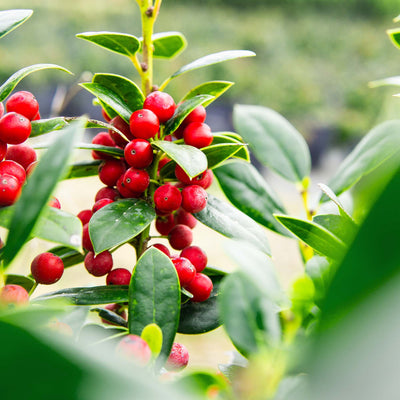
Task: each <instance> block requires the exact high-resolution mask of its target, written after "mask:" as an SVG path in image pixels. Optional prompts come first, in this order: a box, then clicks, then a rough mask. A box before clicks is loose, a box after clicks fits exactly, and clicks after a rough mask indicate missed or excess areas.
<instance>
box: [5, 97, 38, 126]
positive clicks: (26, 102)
mask: <svg viewBox="0 0 400 400" xmlns="http://www.w3.org/2000/svg"><path fill="white" fill-rule="evenodd" d="M6 109H7V112H11V111H14V112H16V113H18V114H21V115H23V116H24V117H26V118H28V119H29V120H31V121H32V120H33V119H34V118H35V116H36V115H37V113H38V112H39V103H38V102H37V100H36V98H35V96H34V95H33V94H32V93H31V92H27V91H25V90H22V91H20V92H16V93H14V94H13V95H12V96H10V97H9V98H8V100H7V101H6Z"/></svg>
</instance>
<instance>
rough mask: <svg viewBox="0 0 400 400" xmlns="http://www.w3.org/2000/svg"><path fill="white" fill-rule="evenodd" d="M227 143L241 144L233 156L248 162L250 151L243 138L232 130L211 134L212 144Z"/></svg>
mask: <svg viewBox="0 0 400 400" xmlns="http://www.w3.org/2000/svg"><path fill="white" fill-rule="evenodd" d="M228 143H236V144H241V145H242V146H243V147H241V148H240V149H239V150H238V151H237V152H236V153H235V154H234V155H233V158H238V159H240V160H244V161H247V162H250V153H249V149H248V145H247V143H244V142H243V139H242V138H241V137H240V136H239V135H237V134H236V133H233V132H215V133H214V134H213V141H212V144H213V145H215V144H228Z"/></svg>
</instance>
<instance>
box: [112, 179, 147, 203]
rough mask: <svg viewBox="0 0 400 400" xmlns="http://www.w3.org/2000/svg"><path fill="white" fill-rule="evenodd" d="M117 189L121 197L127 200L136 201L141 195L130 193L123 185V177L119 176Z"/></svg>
mask: <svg viewBox="0 0 400 400" xmlns="http://www.w3.org/2000/svg"><path fill="white" fill-rule="evenodd" d="M117 189H118V192H119V194H120V195H121V197H124V198H129V199H137V198H139V197H140V196H141V195H142V193H137V192H132V190H129V189H128V188H127V187H126V186H125V183H124V175H121V176H120V178H119V179H118V181H117Z"/></svg>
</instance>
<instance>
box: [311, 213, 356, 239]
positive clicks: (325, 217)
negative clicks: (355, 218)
mask: <svg viewBox="0 0 400 400" xmlns="http://www.w3.org/2000/svg"><path fill="white" fill-rule="evenodd" d="M313 222H315V223H316V224H318V225H320V226H322V227H324V228H326V229H327V230H328V231H329V232H331V233H333V234H334V235H335V236H336V237H338V238H339V239H340V240H342V241H343V242H344V243H346V244H347V245H349V244H350V243H351V241H352V240H353V238H354V236H355V235H356V233H357V229H358V228H357V225H356V224H355V223H354V222H352V221H351V220H348V219H346V218H344V217H342V216H341V215H336V214H320V215H316V216H315V217H314V218H313Z"/></svg>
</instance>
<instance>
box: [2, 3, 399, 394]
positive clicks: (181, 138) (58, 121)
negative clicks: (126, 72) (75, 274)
mask: <svg viewBox="0 0 400 400" xmlns="http://www.w3.org/2000/svg"><path fill="white" fill-rule="evenodd" d="M138 5H139V9H140V14H141V19H142V34H143V35H142V37H141V38H137V37H135V36H133V35H131V34H126V33H116V32H107V31H102V32H84V33H80V34H78V35H77V37H78V38H81V39H84V40H86V41H88V42H90V43H92V44H95V45H98V46H100V47H103V48H105V49H106V50H108V51H111V52H114V53H117V54H118V55H122V56H124V57H127V58H128V59H129V60H130V61H131V62H132V64H133V66H134V68H135V69H136V72H137V73H138V75H139V77H140V84H139V85H138V84H136V83H135V82H133V81H132V80H130V79H128V78H126V77H123V76H119V75H115V74H111V73H107V74H105V73H95V74H94V75H93V79H92V81H91V82H85V83H81V87H82V88H84V89H85V90H87V91H89V92H90V93H91V94H92V95H93V96H94V97H95V99H94V102H95V104H96V105H97V106H99V107H101V110H102V115H103V116H104V121H97V120H91V119H87V118H86V117H81V116H77V117H75V118H66V117H56V118H51V119H41V117H40V113H39V106H38V104H37V102H36V100H35V98H34V96H33V94H31V93H29V92H26V91H24V92H14V93H13V91H14V89H15V88H16V86H17V85H18V83H19V82H20V80H21V79H23V78H24V77H25V76H27V75H29V74H30V73H32V72H35V71H39V70H42V69H48V68H52V69H58V70H61V71H64V72H69V71H67V70H66V69H65V68H62V67H60V66H57V65H54V64H37V65H33V66H29V67H26V68H23V69H22V70H20V71H18V72H16V73H15V74H14V75H12V76H11V77H10V78H9V79H8V80H7V81H6V82H5V83H3V84H2V85H1V86H0V104H1V106H0V110H1V114H2V115H1V119H0V141H1V142H0V149H1V153H0V155H1V156H2V157H1V161H0V204H1V208H0V225H1V226H2V227H4V228H6V229H7V230H8V235H7V238H6V240H5V245H4V247H2V248H1V269H0V335H1V337H2V339H3V340H4V346H3V348H2V352H1V354H2V360H4V363H5V365H8V366H9V368H7V370H6V371H5V372H4V374H5V375H4V381H3V382H2V396H5V398H11V395H12V396H13V398H26V399H28V398H41V399H43V398H47V397H43V396H46V395H44V394H43V393H50V397H48V398H58V397H57V394H58V395H60V393H62V395H64V396H66V397H65V398H71V399H72V398H76V393H77V392H76V391H77V390H78V389H77V388H79V393H87V398H96V400H98V399H102V398H110V397H112V398H163V399H167V400H169V399H181V398H185V399H187V398H193V399H197V398H222V399H273V398H275V399H289V398H290V399H292V398H298V399H317V398H318V397H317V396H316V395H315V393H318V390H322V389H321V388H322V386H321V387H319V386H318V385H315V384H313V382H311V383H312V384H311V385H310V386H309V387H311V390H312V391H311V392H310V393H306V392H304V390H303V386H302V384H303V382H304V381H305V380H307V378H306V374H304V372H309V376H310V377H311V378H313V377H315V376H316V377H318V375H317V372H318V373H319V374H320V375H322V377H323V378H324V376H323V374H324V371H327V370H329V369H328V367H326V364H325V365H324V362H325V363H326V361H322V358H323V357H322V356H321V358H318V356H317V357H316V358H315V359H313V357H312V356H314V355H315V354H320V353H321V354H322V353H323V351H327V350H326V349H328V348H329V349H330V348H331V343H332V341H329V340H328V339H329V334H330V332H331V331H330V329H331V327H332V326H333V327H335V328H336V329H338V330H340V329H344V328H343V326H344V325H343V324H344V322H343V320H344V319H345V317H346V315H350V314H351V313H353V312H354V310H355V309H356V310H357V307H359V304H361V303H362V301H363V300H364V299H365V297H368V296H367V294H369V293H372V292H374V290H378V289H379V287H380V286H383V285H384V283H385V282H386V281H387V278H388V277H392V276H394V275H395V274H396V273H397V274H398V266H399V265H400V260H399V253H398V251H397V250H396V251H394V248H395V247H396V246H398V240H399V239H400V235H399V226H400V213H399V210H398V200H397V199H398V194H399V193H398V190H399V186H400V183H399V159H400V157H399V151H400V150H399V149H400V134H399V132H400V122H399V121H397V120H395V121H388V122H384V123H382V124H380V125H378V126H377V127H375V128H373V129H372V130H371V131H370V132H369V133H368V134H367V135H366V136H365V137H364V139H363V140H362V141H361V142H360V143H359V144H358V145H357V146H356V147H355V148H354V149H353V150H352V152H351V153H350V154H349V155H348V156H347V158H346V159H345V160H344V161H343V163H342V164H341V166H339V167H338V169H337V170H336V172H335V173H334V174H333V177H332V178H331V179H330V180H329V182H328V184H327V185H325V184H320V185H319V187H320V189H321V192H320V195H319V197H318V199H317V200H316V201H315V204H311V203H310V199H309V189H310V185H311V179H310V172H311V163H310V153H309V149H308V146H307V143H306V142H305V140H304V139H303V137H302V136H301V134H300V133H299V132H298V131H297V130H296V129H295V128H294V127H293V126H292V125H291V124H290V123H289V122H288V121H287V120H286V119H284V118H283V117H282V116H280V115H279V114H278V113H276V112H275V111H273V110H271V109H268V108H266V107H261V106H249V105H237V106H236V107H235V109H234V114H233V117H234V118H233V119H234V125H235V129H236V131H237V133H235V132H212V130H211V128H210V127H209V126H208V125H207V124H206V122H205V121H206V116H207V112H206V107H207V106H208V105H209V104H211V103H212V102H213V101H214V100H215V99H217V98H218V97H219V96H220V95H222V94H223V93H224V92H225V91H226V90H227V89H229V87H230V86H231V85H232V83H231V82H227V81H212V82H205V83H203V84H201V85H199V86H197V87H195V88H191V89H190V90H189V91H188V93H187V94H185V95H183V96H182V98H181V99H179V100H176V99H173V98H172V97H171V96H170V95H169V94H168V93H167V91H166V90H167V87H168V85H169V83H170V82H171V81H172V80H173V79H176V78H178V77H179V76H180V75H182V74H185V73H188V72H191V71H194V70H196V69H198V68H202V67H206V66H209V65H212V64H215V63H219V62H224V61H228V60H233V59H237V58H242V57H249V56H253V55H254V53H253V52H251V51H247V50H233V51H222V52H220V53H215V54H211V55H208V56H205V57H202V58H200V59H198V60H195V61H193V62H191V63H189V64H187V65H184V66H182V67H181V68H180V69H178V70H177V71H176V72H175V73H174V74H172V75H171V76H170V77H168V78H167V79H165V80H164V81H162V82H158V81H157V80H156V79H155V77H154V76H153V61H154V60H155V59H157V58H166V59H172V58H173V57H175V56H176V55H177V54H179V53H180V52H181V51H182V50H183V49H184V48H185V46H186V40H185V38H184V36H183V35H182V34H181V33H178V32H164V33H154V32H153V28H154V23H155V21H156V19H157V16H158V13H159V11H160V6H161V1H160V0H156V1H155V2H154V3H153V2H152V1H149V0H146V1H145V0H143V1H138ZM31 14H32V12H31V11H30V10H9V11H2V12H0V37H2V36H4V35H5V34H7V33H9V32H11V31H12V30H13V29H14V28H16V27H17V26H18V25H20V24H21V23H23V22H24V21H25V20H26V19H27V18H29V17H30V15H31ZM393 38H394V39H393V40H397V36H395V35H393ZM3 102H4V103H5V107H4V106H3ZM90 128H100V129H101V132H100V133H98V134H96V135H95V136H94V138H93V140H92V142H91V143H83V142H82V141H81V140H82V139H81V138H82V133H83V131H84V129H90ZM56 131H59V132H56ZM54 132H56V133H54ZM29 137H31V138H32V137H36V138H38V137H39V139H37V140H39V141H38V142H36V144H35V147H36V148H38V149H39V148H44V149H46V151H45V152H44V153H43V155H42V156H41V157H40V160H39V162H37V155H36V151H35V149H34V148H33V147H31V146H30V145H28V144H27V143H26V140H27V139H28V138H29ZM52 137H55V139H53V140H51V138H52ZM41 138H43V140H42V141H40V139H41ZM248 147H249V148H250V149H251V150H252V152H253V154H254V156H255V157H256V158H257V159H258V161H260V163H262V164H264V165H265V166H267V167H269V168H270V169H271V170H273V171H274V172H276V173H277V174H279V175H280V176H282V177H283V178H284V179H286V180H288V181H289V182H291V183H293V184H294V185H295V186H296V188H297V189H298V192H299V200H301V201H302V204H303V205H304V214H305V217H304V218H301V217H300V218H299V217H293V216H290V215H288V213H287V212H286V209H285V207H284V205H283V203H282V201H281V200H280V199H279V197H278V196H277V195H276V194H275V193H274V191H273V190H272V189H271V188H270V187H269V185H268V184H267V182H266V181H265V179H264V177H263V176H262V175H261V174H260V173H259V172H258V171H257V170H256V169H255V168H254V167H253V166H252V165H251V164H250V163H249V161H250V158H249V151H248ZM75 148H79V149H86V150H87V154H88V158H89V159H88V160H87V161H84V162H79V163H70V162H69V160H70V155H71V153H72V152H73V150H74V149H75ZM4 159H5V160H4ZM372 171H374V174H378V173H379V184H376V182H375V184H374V185H373V187H374V191H375V193H374V196H373V199H372V200H371V199H370V200H369V201H365V200H364V201H362V202H360V201H357V198H361V195H360V194H359V192H358V191H360V189H359V187H360V185H359V184H358V183H359V181H360V184H361V183H362V180H361V178H363V177H364V176H366V175H369V178H370V179H371V176H372V177H373V176H374V174H370V173H371V172H372ZM89 176H92V177H93V176H98V178H99V180H100V181H101V182H102V183H103V184H104V185H105V186H104V187H103V188H101V189H100V190H99V191H98V192H97V193H93V198H94V199H95V201H94V203H93V204H88V206H87V208H86V209H84V210H81V211H80V212H79V213H78V215H77V216H75V215H71V214H70V213H68V212H65V211H64V210H63V209H62V206H61V205H60V203H59V201H58V200H57V199H56V198H54V197H52V193H53V191H54V188H55V186H56V184H57V182H58V181H60V180H61V179H64V180H68V179H74V178H85V177H89ZM214 177H215V181H217V182H218V184H219V186H220V189H221V190H222V192H223V193H224V194H225V195H226V197H227V199H228V200H229V201H230V203H228V202H226V201H223V200H220V199H219V198H217V197H215V196H213V195H211V194H208V193H207V189H208V188H209V187H210V185H211V184H212V182H213V180H214ZM350 188H354V189H355V190H354V199H355V202H354V207H352V208H349V207H348V205H347V204H345V205H343V202H342V199H341V198H340V197H339V196H340V195H342V194H343V193H345V192H346V194H349V189H350ZM368 194H369V195H370V196H372V194H371V192H368ZM364 199H365V198H364ZM375 200H376V201H375ZM328 207H330V208H328ZM382 210H384V211H383V213H382ZM385 213H389V214H390V216H391V224H390V225H391V226H390V228H389V230H388V229H387V227H386V226H384V225H383V223H382V221H383V220H384V216H385V215H386V214H385ZM198 221H199V222H201V223H203V224H204V225H206V226H208V227H209V228H211V229H213V230H214V231H216V232H218V233H220V234H222V235H224V236H226V237H227V238H229V239H230V240H228V241H227V244H226V250H227V253H228V254H229V256H231V257H232V259H233V261H234V262H235V263H237V265H238V267H239V268H238V270H236V271H235V272H232V273H230V274H227V273H226V272H224V270H223V267H215V266H210V265H208V257H207V249H205V248H204V249H203V248H200V247H199V246H197V245H196V231H195V227H196V226H197V223H198ZM152 226H154V228H155V230H156V231H158V233H159V234H160V236H161V238H163V239H167V240H168V243H169V247H167V246H166V245H164V244H162V243H157V240H158V239H159V238H160V236H159V235H157V236H152V234H151V230H150V228H151V227H152ZM265 229H269V230H271V231H273V232H275V233H276V234H278V235H282V236H285V237H288V238H292V239H295V237H296V238H297V239H298V240H299V249H300V253H301V256H302V259H303V261H304V273H303V274H302V275H301V276H300V277H298V278H297V279H296V280H295V281H294V282H293V284H292V285H291V286H290V288H289V290H288V291H285V290H283V288H282V287H281V285H280V283H279V281H278V279H277V277H276V271H275V268H274V266H273V264H272V259H271V249H270V246H269V243H268V240H267V237H266V234H265V233H266V232H265ZM33 238H39V239H44V240H47V241H50V242H53V243H56V244H57V246H56V247H53V248H50V249H49V250H48V251H46V252H45V253H41V254H35V255H32V264H31V271H28V270H27V271H26V273H25V275H24V274H20V275H16V274H12V273H10V271H11V270H12V262H13V261H14V259H15V257H16V256H17V254H18V253H19V251H20V250H21V248H22V247H23V246H24V244H25V243H26V242H27V241H28V240H31V239H33ZM123 245H124V246H125V245H126V246H131V247H133V248H134V249H135V252H136V260H134V261H132V265H130V266H127V268H122V267H121V266H119V265H117V264H118V263H116V262H115V260H114V259H113V252H114V251H115V250H116V249H117V248H119V247H120V246H123ZM172 249H173V250H177V251H179V254H178V253H175V252H174V251H173V250H172ZM366 249H367V250H366ZM381 254H384V255H385V257H384V258H380V257H381ZM278 256H279V255H276V256H275V257H278ZM70 267H75V268H80V270H81V273H82V274H85V273H90V274H92V275H94V276H97V277H99V285H97V286H92V287H81V286H80V285H79V282H76V285H74V286H73V287H71V288H64V289H61V290H59V291H56V292H51V291H48V292H47V293H46V294H44V295H41V296H35V293H34V292H35V289H36V287H37V285H38V284H44V285H51V284H53V283H54V282H57V281H59V280H60V281H61V282H62V279H63V278H62V275H63V272H64V270H65V268H70ZM28 269H29V268H28ZM89 312H90V314H91V315H98V317H99V318H97V319H96V320H95V322H93V319H91V318H89V315H88V314H89ZM221 324H223V325H224V328H225V330H226V332H227V334H228V335H229V337H230V339H231V341H232V343H233V344H234V346H235V347H236V348H237V350H238V353H235V354H234V355H233V359H232V362H231V364H229V365H221V366H220V371H221V373H222V374H223V375H221V373H214V372H204V371H198V372H193V371H192V372H190V373H186V374H183V375H174V374H173V373H172V372H167V370H169V371H178V370H181V369H183V368H184V367H185V366H186V365H188V363H189V365H190V361H189V358H190V356H189V354H188V352H187V350H186V349H185V347H184V346H182V345H181V344H179V343H176V342H175V337H176V334H177V333H182V334H202V333H206V332H208V331H211V330H213V329H215V328H217V327H219V326H220V325H221ZM46 332H47V333H49V332H50V333H51V337H44V336H43V335H46ZM55 336H60V337H64V339H65V340H69V344H68V346H67V347H65V346H63V345H62V344H59V343H57V342H54V337H55ZM343 336H346V335H343V333H342V337H343ZM327 338H328V339H327ZM324 341H325V342H326V347H324V346H323V345H321V343H324ZM354 342H357V340H354ZM381 342H382V341H381ZM304 343H306V344H307V345H308V346H305V348H306V349H307V348H309V349H311V351H308V352H307V351H306V350H303V349H300V350H302V351H299V348H300V346H301V345H303V344H304ZM75 347H76V349H75ZM352 347H354V346H346V347H345V349H346V351H348V349H350V348H352ZM21 349H22V350H21ZM315 349H317V350H318V351H316V352H315ZM21 351H23V352H24V354H28V355H29V357H30V358H32V356H31V354H35V355H37V357H36V358H35V365H33V364H31V363H22V365H21V362H20V361H18V371H14V370H13V366H14V365H15V363H13V360H15V359H16V358H18V357H16V356H15V354H20V352H21ZM18 352H19V353H18ZM303 353H304V354H306V356H303ZM314 353H315V354H314ZM339 353H340V351H339V352H338V354H339ZM101 355H103V356H101ZM18 360H20V358H18ZM310 360H311V361H310ZM324 360H325V359H324ZM25 364H26V365H27V368H28V369H26V368H25ZM321 365H322V366H321ZM346 365H347V361H346V360H345V359H344V360H343V361H342V364H341V365H340V366H341V368H340V369H342V367H343V366H346ZM111 366H113V367H114V368H116V369H112V368H111ZM43 368H46V371H48V373H46V374H43ZM49 368H50V370H49ZM356 370H357V369H356ZM36 371H39V372H40V374H41V376H38V375H36ZM60 371H63V373H62V374H60ZM116 371H117V372H116ZM16 372H17V375H18V377H23V378H24V380H25V381H26V382H25V384H24V385H18V387H15V386H13V385H11V384H10V383H9V382H11V381H12V379H11V377H12V376H13V374H16ZM43 375H45V379H46V381H45V382H44V381H43ZM346 376H347V375H346ZM60 377H62V379H61V378H60ZM76 377H81V378H76ZM9 378H10V379H9ZM88 378H89V379H88ZM325 379H326V377H325ZM171 380H173V381H174V382H175V383H176V385H165V383H164V384H162V382H168V381H171ZM316 381H318V382H319V380H318V379H316ZM49 382H50V383H49ZM93 382H94V383H95V385H96V390H93V389H94V387H95V386H93V387H91V386H90V385H91V384H92V383H93ZM339 382H340V380H339ZM42 383H43V384H46V391H42V390H41V385H42ZM309 383H310V382H309ZM340 383H343V382H340ZM98 385H99V386H98ZM341 386H345V385H341ZM99 388H100V389H101V390H99ZM92 390H93V393H95V397H93V396H92V397H91V393H92ZM324 390H325V393H326V385H325V386H324ZM333 392H334V391H333ZM304 393H306V394H304ZM334 393H335V392H334ZM319 398H321V397H319ZM360 398H366V397H365V396H360Z"/></svg>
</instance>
